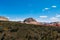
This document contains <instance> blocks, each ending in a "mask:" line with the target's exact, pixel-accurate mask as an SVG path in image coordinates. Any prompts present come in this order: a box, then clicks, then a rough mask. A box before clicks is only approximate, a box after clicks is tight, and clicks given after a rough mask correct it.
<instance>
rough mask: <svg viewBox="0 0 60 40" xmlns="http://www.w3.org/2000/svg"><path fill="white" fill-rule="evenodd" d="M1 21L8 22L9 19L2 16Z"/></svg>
mask: <svg viewBox="0 0 60 40" xmlns="http://www.w3.org/2000/svg"><path fill="white" fill-rule="evenodd" d="M0 21H8V18H6V17H3V16H0Z"/></svg>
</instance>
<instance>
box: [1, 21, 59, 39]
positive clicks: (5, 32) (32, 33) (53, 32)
mask: <svg viewBox="0 0 60 40" xmlns="http://www.w3.org/2000/svg"><path fill="white" fill-rule="evenodd" d="M0 40H60V28H58V27H51V26H44V25H43V26H42V25H33V24H21V23H18V22H8V21H0Z"/></svg>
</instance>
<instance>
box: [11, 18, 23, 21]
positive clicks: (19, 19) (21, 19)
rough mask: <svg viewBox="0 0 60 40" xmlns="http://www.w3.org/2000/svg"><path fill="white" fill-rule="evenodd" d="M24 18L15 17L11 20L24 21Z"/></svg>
mask: <svg viewBox="0 0 60 40" xmlns="http://www.w3.org/2000/svg"><path fill="white" fill-rule="evenodd" d="M23 20H24V18H14V19H10V21H23Z"/></svg>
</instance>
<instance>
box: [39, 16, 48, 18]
mask: <svg viewBox="0 0 60 40" xmlns="http://www.w3.org/2000/svg"><path fill="white" fill-rule="evenodd" d="M47 17H48V16H40V18H47Z"/></svg>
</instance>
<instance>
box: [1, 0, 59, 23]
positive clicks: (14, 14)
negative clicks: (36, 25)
mask: <svg viewBox="0 0 60 40" xmlns="http://www.w3.org/2000/svg"><path fill="white" fill-rule="evenodd" d="M0 16H6V17H8V18H9V19H10V20H16V21H19V20H24V19H25V18H29V17H32V18H34V19H36V20H37V21H44V22H47V21H48V22H50V21H59V20H60V0H0Z"/></svg>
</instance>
